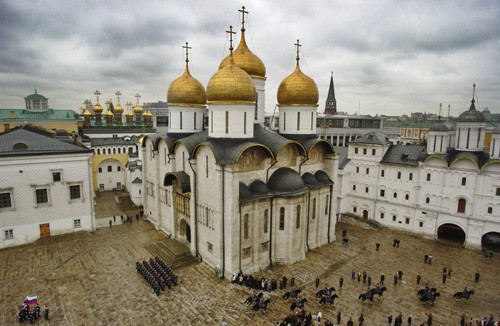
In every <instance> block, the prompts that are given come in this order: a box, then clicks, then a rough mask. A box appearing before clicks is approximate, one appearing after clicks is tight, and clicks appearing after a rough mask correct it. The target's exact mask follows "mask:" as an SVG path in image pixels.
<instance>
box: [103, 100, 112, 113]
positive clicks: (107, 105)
mask: <svg viewBox="0 0 500 326" xmlns="http://www.w3.org/2000/svg"><path fill="white" fill-rule="evenodd" d="M104 103H105V104H106V109H108V110H109V105H110V104H111V99H109V100H107V101H106V102H104Z"/></svg>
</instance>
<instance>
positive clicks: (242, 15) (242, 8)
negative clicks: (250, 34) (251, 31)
mask: <svg viewBox="0 0 500 326" xmlns="http://www.w3.org/2000/svg"><path fill="white" fill-rule="evenodd" d="M238 11H239V12H241V31H242V32H244V31H245V14H248V11H245V6H243V7H241V9H238Z"/></svg>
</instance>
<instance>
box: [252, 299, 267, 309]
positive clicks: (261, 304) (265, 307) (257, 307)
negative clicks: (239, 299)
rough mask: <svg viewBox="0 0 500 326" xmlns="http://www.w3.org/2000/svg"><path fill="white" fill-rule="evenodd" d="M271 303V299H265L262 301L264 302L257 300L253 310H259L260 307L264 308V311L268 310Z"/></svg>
mask: <svg viewBox="0 0 500 326" xmlns="http://www.w3.org/2000/svg"><path fill="white" fill-rule="evenodd" d="M270 304H271V300H269V299H267V300H265V301H262V302H256V303H255V304H254V305H253V308H252V309H253V311H259V309H264V311H267V306H269V305H270Z"/></svg>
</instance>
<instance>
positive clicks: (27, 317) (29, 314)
mask: <svg viewBox="0 0 500 326" xmlns="http://www.w3.org/2000/svg"><path fill="white" fill-rule="evenodd" d="M41 310H42V308H41V307H40V305H39V304H38V303H37V304H36V305H35V307H34V308H33V309H30V305H29V304H27V303H26V302H23V304H22V305H21V311H19V315H18V321H19V322H20V323H24V322H28V323H30V324H33V323H34V322H35V321H37V320H38V319H40V313H41ZM43 315H44V319H45V320H49V307H47V305H45V309H44V312H43Z"/></svg>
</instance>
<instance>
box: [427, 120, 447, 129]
mask: <svg viewBox="0 0 500 326" xmlns="http://www.w3.org/2000/svg"><path fill="white" fill-rule="evenodd" d="M448 130H449V129H448V126H447V125H446V124H445V123H444V122H436V123H434V124H432V126H431V127H430V129H429V131H448Z"/></svg>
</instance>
